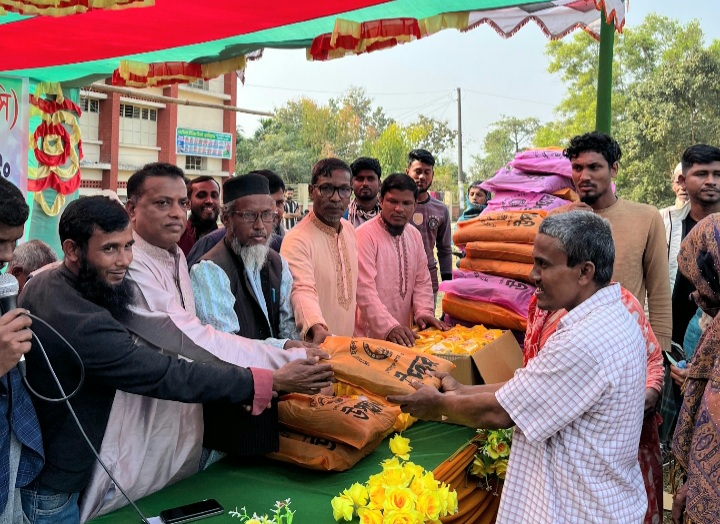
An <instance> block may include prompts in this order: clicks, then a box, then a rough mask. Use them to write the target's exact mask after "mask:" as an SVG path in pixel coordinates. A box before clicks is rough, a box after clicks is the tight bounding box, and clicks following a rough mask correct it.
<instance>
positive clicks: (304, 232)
mask: <svg viewBox="0 0 720 524" xmlns="http://www.w3.org/2000/svg"><path fill="white" fill-rule="evenodd" d="M311 180H312V183H311V184H310V186H309V192H310V197H311V198H312V201H313V210H312V212H311V213H310V214H309V215H308V216H307V217H305V218H304V219H303V220H301V221H300V222H299V223H298V224H297V225H296V226H295V227H294V228H292V229H291V230H290V231H288V232H287V234H286V235H285V239H284V240H283V245H282V247H281V248H280V254H281V255H282V256H283V258H284V259H285V260H287V263H288V267H290V272H291V273H292V277H293V285H292V292H291V293H290V302H291V303H292V307H293V311H294V312H295V322H296V323H297V327H298V329H299V330H300V335H301V339H302V340H307V341H312V342H315V343H316V344H319V343H321V342H322V341H323V340H325V337H327V336H329V335H341V336H352V335H353V331H354V324H355V306H356V301H355V290H356V289H357V279H358V260H357V245H356V241H355V229H354V228H353V226H352V225H351V224H350V223H349V222H348V221H347V220H345V219H343V218H342V216H343V214H344V213H345V211H346V210H347V207H348V205H349V203H350V194H351V193H352V187H351V186H350V166H348V165H347V164H346V163H345V162H343V161H342V160H340V159H337V158H326V159H323V160H320V161H319V162H318V163H317V164H315V166H314V167H313V172H312V179H311Z"/></svg>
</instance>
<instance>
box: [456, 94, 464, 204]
mask: <svg viewBox="0 0 720 524" xmlns="http://www.w3.org/2000/svg"><path fill="white" fill-rule="evenodd" d="M457 111H458V115H457V120H458V123H457V127H458V129H457V134H458V137H457V138H458V160H457V164H458V197H459V198H458V206H459V209H460V211H463V210H464V209H465V188H464V187H463V174H462V173H463V163H462V96H461V93H460V88H459V87H458V88H457Z"/></svg>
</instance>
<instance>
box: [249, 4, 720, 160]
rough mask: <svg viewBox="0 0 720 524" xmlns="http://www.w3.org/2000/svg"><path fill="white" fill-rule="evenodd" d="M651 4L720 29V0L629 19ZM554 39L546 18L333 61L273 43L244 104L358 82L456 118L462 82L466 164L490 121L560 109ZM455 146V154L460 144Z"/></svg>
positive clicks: (382, 97)
mask: <svg viewBox="0 0 720 524" xmlns="http://www.w3.org/2000/svg"><path fill="white" fill-rule="evenodd" d="M651 12H656V13H659V14H661V15H664V16H668V17H671V18H674V19H677V20H679V21H681V22H683V23H687V22H689V21H690V20H693V19H699V20H700V23H701V26H702V29H703V31H704V32H705V35H706V38H707V39H708V41H710V40H712V39H715V38H720V28H719V27H718V24H717V20H719V19H720V3H718V2H717V0H684V1H683V2H678V1H677V0H631V2H630V8H629V10H628V11H627V14H626V22H625V25H626V27H633V26H635V25H638V24H640V23H641V22H642V20H643V19H644V18H645V16H646V15H648V14H649V13H651ZM566 38H571V36H568V37H566ZM547 41H548V40H547V38H546V37H545V35H544V34H543V32H542V31H541V30H540V28H539V27H538V26H537V25H536V24H534V23H529V24H527V25H526V26H525V27H523V28H522V29H521V30H520V31H519V32H518V33H516V34H515V35H514V36H513V37H512V38H509V39H504V38H502V37H500V36H499V35H498V34H497V33H496V32H495V31H494V30H493V29H492V28H491V27H490V26H488V25H483V26H480V27H478V28H476V29H474V30H472V31H469V32H467V33H460V32H459V31H456V30H453V29H450V30H445V31H441V32H440V33H437V34H435V35H432V36H430V37H427V38H424V39H422V40H417V41H414V42H410V43H408V44H404V45H399V46H396V47H394V48H391V49H389V50H384V51H378V52H375V53H369V54H364V55H360V56H349V57H345V58H341V59H338V60H331V61H327V62H310V61H308V60H306V58H305V51H304V50H277V49H266V50H265V52H264V55H263V57H262V58H261V59H260V60H258V61H255V62H251V63H250V64H249V65H248V67H247V70H246V72H245V77H246V82H245V85H244V86H240V87H239V88H238V101H237V105H238V106H240V107H245V108H250V109H256V110H267V111H272V110H273V109H274V108H276V107H281V106H282V105H284V104H285V103H286V102H287V101H288V100H293V99H298V98H300V97H302V96H305V97H308V98H312V99H313V100H315V101H317V102H318V103H326V102H327V101H328V99H330V98H336V97H338V96H340V95H341V94H342V93H343V92H344V91H345V90H347V89H348V88H349V87H351V86H358V87H363V88H365V90H366V92H367V94H368V95H369V96H370V97H371V98H372V99H373V103H374V105H375V106H377V105H379V106H382V107H383V108H384V110H385V112H386V114H388V115H389V116H391V117H393V118H395V119H396V120H398V121H399V122H402V123H409V122H411V121H413V120H414V119H415V118H417V116H418V115H420V114H424V115H427V116H432V117H435V118H439V119H447V120H448V122H449V124H450V125H451V127H454V128H456V126H457V94H456V88H458V87H459V88H461V91H462V123H463V165H464V168H465V169H467V168H468V167H469V166H470V165H471V163H472V155H475V154H478V153H480V152H481V149H482V139H483V137H484V136H485V134H486V133H487V131H488V126H489V125H490V124H491V123H492V122H495V121H497V120H499V119H500V118H501V117H502V116H503V115H506V116H515V117H518V118H526V117H531V116H533V117H537V118H539V119H540V120H541V121H543V122H545V121H548V120H551V119H552V118H553V112H554V108H555V106H557V104H558V103H559V102H560V100H561V98H562V96H563V94H564V93H565V86H564V84H563V83H562V82H561V80H560V78H559V77H558V75H551V74H550V73H548V72H547V66H548V63H549V61H548V58H547V57H546V56H545V45H546V43H547ZM259 122H260V118H259V117H254V116H250V115H244V114H241V113H238V118H237V123H238V126H239V127H240V128H241V129H242V132H243V134H245V135H246V136H249V135H252V133H253V132H254V131H255V130H256V129H257V128H258V126H259ZM447 156H450V157H451V158H453V159H456V156H457V152H456V151H452V152H449V153H448V155H447ZM346 160H352V159H346Z"/></svg>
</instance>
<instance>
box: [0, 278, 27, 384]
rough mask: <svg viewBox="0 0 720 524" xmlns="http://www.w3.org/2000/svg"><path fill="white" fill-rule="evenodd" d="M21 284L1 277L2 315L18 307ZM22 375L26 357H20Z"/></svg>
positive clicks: (0, 312) (0, 302) (0, 309)
mask: <svg viewBox="0 0 720 524" xmlns="http://www.w3.org/2000/svg"><path fill="white" fill-rule="evenodd" d="M19 291H20V284H19V283H18V281H17V278H15V277H14V276H13V275H10V274H8V273H5V274H4V275H0V315H4V314H5V313H8V312H9V311H11V310H13V309H15V308H16V307H17V297H18V292H19ZM18 369H19V370H20V375H22V376H23V377H24V376H25V355H21V356H20V361H19V362H18Z"/></svg>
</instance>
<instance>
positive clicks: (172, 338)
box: [80, 164, 306, 520]
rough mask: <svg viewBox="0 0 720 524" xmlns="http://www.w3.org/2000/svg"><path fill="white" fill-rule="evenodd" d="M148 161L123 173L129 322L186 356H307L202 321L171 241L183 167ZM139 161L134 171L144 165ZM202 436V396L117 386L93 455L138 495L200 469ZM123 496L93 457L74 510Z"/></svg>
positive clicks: (101, 507) (269, 365) (178, 223)
mask: <svg viewBox="0 0 720 524" xmlns="http://www.w3.org/2000/svg"><path fill="white" fill-rule="evenodd" d="M150 166H153V167H152V168H151V169H150V171H153V173H154V174H152V175H150V176H145V177H141V178H142V180H140V181H139V184H138V180H137V178H135V180H133V178H134V177H137V173H136V174H135V175H133V176H132V177H131V180H130V181H128V206H127V208H128V211H129V214H130V220H131V223H132V226H133V230H134V231H133V238H134V240H135V244H134V246H133V254H134V259H133V262H132V263H131V264H130V267H129V268H128V271H127V276H128V278H129V279H130V280H131V281H132V282H133V283H134V284H135V286H134V287H135V293H136V296H135V305H134V306H133V307H132V308H131V310H132V312H133V315H131V316H130V317H129V319H128V320H127V322H125V325H126V327H127V328H128V329H129V330H130V331H131V332H132V333H133V334H134V335H135V336H136V337H137V340H138V341H140V342H142V343H145V344H146V345H148V346H151V347H153V348H155V349H157V350H158V351H163V352H165V353H167V352H168V348H170V350H173V351H175V352H176V354H177V355H178V356H179V357H181V358H187V359H189V360H196V361H201V362H212V361H218V360H222V361H225V362H229V363H231V364H235V365H239V366H243V367H248V366H253V367H259V368H266V369H278V368H280V367H282V366H283V365H284V364H286V363H287V362H290V361H291V360H295V359H300V358H305V357H306V352H305V349H303V348H293V349H289V350H283V349H279V348H276V347H272V346H269V345H266V344H263V343H261V342H260V341H257V340H250V339H246V338H243V337H239V336H237V335H235V334H232V333H223V332H221V331H218V330H216V329H214V328H213V327H212V326H209V325H203V324H202V323H201V322H200V320H199V319H198V318H197V316H196V315H195V301H194V299H193V292H192V284H191V282H190V276H189V273H188V268H187V263H186V261H185V256H184V255H183V252H182V251H181V250H180V248H179V247H178V246H177V240H178V239H179V237H180V235H181V234H182V232H183V231H184V229H185V221H186V220H187V218H186V213H187V211H186V209H187V207H186V206H187V190H186V189H185V183H184V179H183V175H182V171H181V170H180V169H179V168H177V167H175V166H172V165H168V164H150ZM146 168H148V166H145V168H143V170H142V171H141V172H143V171H148V169H146ZM175 170H177V171H175ZM156 172H162V173H163V174H157V173H156ZM131 182H133V183H131ZM161 348H164V349H161ZM258 387H260V388H261V389H263V391H265V390H267V393H268V395H269V397H268V398H270V396H271V395H272V391H271V390H272V383H270V384H263V385H259V384H255V388H256V390H257V389H258ZM202 440H203V414H202V406H201V405H199V404H183V403H180V402H174V401H169V400H158V399H151V398H148V397H143V396H139V395H133V394H131V393H125V392H121V391H118V392H117V394H116V395H115V400H114V402H113V407H112V411H111V413H110V418H109V421H108V425H107V429H106V433H105V436H104V438H103V444H102V448H101V452H100V456H101V458H102V459H103V461H104V462H105V463H106V464H107V465H108V466H109V467H110V468H111V471H113V474H114V475H115V476H116V478H117V479H118V481H119V482H120V484H121V485H122V487H123V489H125V491H126V492H127V493H128V495H129V496H130V497H131V498H133V499H134V500H137V499H138V498H141V497H143V496H145V495H147V494H149V493H153V492H154V491H157V490H159V489H161V488H162V487H164V486H166V485H168V484H171V483H174V482H177V481H178V480H181V479H183V478H186V477H188V476H190V475H191V474H193V473H196V472H198V471H199V469H200V459H201V453H202ZM125 504H127V502H126V500H125V498H124V497H123V496H122V494H121V493H120V492H119V490H117V489H116V488H115V487H114V485H113V483H112V481H111V480H110V478H109V477H108V476H107V474H106V473H105V472H104V471H103V470H102V467H101V466H100V465H99V464H98V465H97V466H96V467H95V470H94V471H93V475H92V480H91V482H90V484H89V485H88V488H87V489H86V491H85V492H84V494H83V499H82V501H81V508H80V511H81V519H82V520H86V519H89V518H92V517H93V516H94V515H97V514H102V513H107V512H108V511H111V510H113V509H115V508H118V507H121V506H124V505H125Z"/></svg>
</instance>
